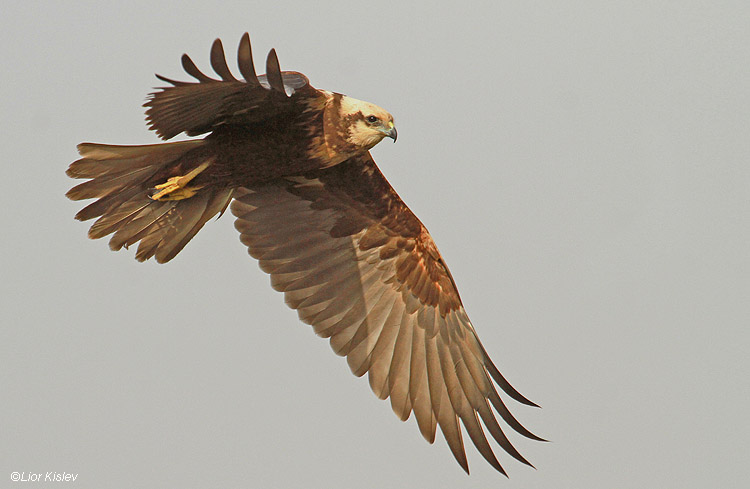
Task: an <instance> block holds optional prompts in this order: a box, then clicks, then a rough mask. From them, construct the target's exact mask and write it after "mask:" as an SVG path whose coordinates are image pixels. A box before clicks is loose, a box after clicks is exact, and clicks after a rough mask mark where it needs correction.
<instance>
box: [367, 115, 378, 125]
mask: <svg viewBox="0 0 750 489" xmlns="http://www.w3.org/2000/svg"><path fill="white" fill-rule="evenodd" d="M367 122H369V123H370V124H374V123H376V122H378V118H377V117H375V116H374V115H368V116H367Z"/></svg>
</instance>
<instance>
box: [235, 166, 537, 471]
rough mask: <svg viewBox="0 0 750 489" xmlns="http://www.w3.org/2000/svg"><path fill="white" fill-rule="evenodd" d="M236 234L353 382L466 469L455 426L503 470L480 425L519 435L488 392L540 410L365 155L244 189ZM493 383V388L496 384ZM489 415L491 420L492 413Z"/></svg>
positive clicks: (501, 438) (498, 434) (504, 443)
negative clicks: (496, 359) (486, 340)
mask: <svg viewBox="0 0 750 489" xmlns="http://www.w3.org/2000/svg"><path fill="white" fill-rule="evenodd" d="M235 199H236V200H235V201H234V202H233V203H232V205H231V209H232V212H233V213H234V215H235V216H236V217H237V221H236V224H235V226H236V227H237V229H238V230H239V231H240V233H241V238H240V239H241V240H242V242H243V243H244V244H245V245H247V247H248V249H249V252H250V254H251V255H252V256H253V257H255V258H257V259H258V260H259V261H260V267H261V268H262V269H263V270H264V271H266V272H267V273H269V274H270V275H271V284H272V285H273V287H274V288H275V289H276V290H278V291H281V292H284V296H285V299H286V302H287V304H289V306H291V307H292V308H294V309H296V310H297V312H298V314H299V317H300V318H301V319H302V321H304V322H306V323H308V324H310V325H312V326H313V329H314V330H315V332H316V333H317V334H318V335H320V336H322V337H326V338H330V343H331V346H332V347H333V349H334V351H335V352H336V353H337V354H339V355H345V356H346V357H347V361H348V363H349V366H350V368H351V370H352V372H353V373H354V374H355V375H357V376H362V375H364V374H365V373H368V374H369V381H370V386H371V387H372V390H373V391H374V392H375V394H376V395H377V396H378V397H380V398H381V399H386V398H388V397H390V399H391V406H392V407H393V410H394V412H395V413H396V415H398V416H399V417H400V418H401V419H402V420H406V419H408V418H409V416H410V415H411V413H412V412H413V413H414V415H415V417H416V419H417V423H418V425H419V429H420V431H421V432H422V435H423V436H424V437H425V438H426V439H427V441H428V442H430V443H432V442H433V441H434V439H435V431H436V427H437V426H439V427H440V429H441V431H442V432H443V435H444V436H445V439H446V441H447V443H448V445H449V447H450V449H451V451H452V452H453V455H454V456H455V457H456V460H457V461H458V462H459V464H461V466H462V467H463V468H464V470H466V471H467V472H468V465H467V461H466V455H465V452H464V446H463V440H462V435H461V430H460V428H459V421H460V423H461V424H463V426H464V429H465V430H466V432H467V433H468V434H469V437H470V438H471V440H472V442H473V443H474V445H475V446H476V447H477V449H478V450H479V451H480V453H481V454H482V455H483V456H484V458H485V459H486V460H487V461H488V462H489V463H490V464H491V465H492V466H493V467H495V468H496V469H497V470H499V471H500V472H502V473H505V472H504V470H503V468H502V467H501V466H500V464H499V463H498V461H497V459H496V458H495V455H494V454H493V451H492V448H491V447H490V444H489V443H488V441H487V438H486V436H485V432H484V429H483V428H482V426H481V425H480V421H479V419H480V418H481V420H482V423H483V424H484V426H485V427H486V429H487V430H488V431H489V432H490V434H491V435H492V437H493V438H494V439H495V440H496V441H497V443H498V444H500V446H501V447H502V448H503V449H504V450H505V451H506V452H508V453H509V454H510V455H511V456H513V457H514V458H516V459H517V460H519V461H521V462H523V463H525V464H528V465H531V464H529V462H528V461H526V459H524V458H523V456H521V454H519V453H518V451H516V449H515V448H514V447H513V446H512V445H511V443H510V442H509V441H508V439H507V438H506V436H505V434H504V433H503V431H502V429H501V428H500V425H499V424H498V422H497V420H496V417H495V416H496V413H497V414H499V415H500V417H501V418H502V419H503V420H504V421H505V422H506V423H507V424H508V425H509V426H511V427H512V428H513V429H514V430H516V431H517V432H518V433H521V434H522V435H524V436H526V437H529V438H532V439H535V440H541V439H540V438H539V437H537V436H535V435H533V434H532V433H530V432H529V431H528V430H526V429H525V428H524V427H523V426H521V424H520V423H519V422H518V421H516V419H515V418H514V417H513V416H512V415H511V413H510V412H509V411H508V409H507V408H506V406H505V404H504V403H503V401H502V400H501V398H500V396H499V395H498V392H497V390H496V388H495V385H494V383H496V384H497V385H499V386H500V387H501V388H502V390H503V391H505V393H506V394H507V395H509V396H510V397H511V398H513V399H515V400H516V401H519V402H521V403H523V404H528V405H531V406H535V404H534V403H532V402H531V401H529V400H527V399H526V398H525V397H523V396H522V395H521V394H519V393H518V392H517V391H516V390H515V389H513V387H511V385H510V384H509V383H508V382H507V381H506V380H505V379H504V378H503V376H502V375H501V374H500V372H499V371H498V369H497V368H496V367H495V365H494V364H493V363H492V361H491V360H490V358H489V356H488V355H487V352H486V351H485V349H484V347H482V345H481V343H480V342H479V339H478V338H477V336H476V333H475V331H474V327H473V326H472V324H471V322H470V321H469V318H468V316H467V315H466V312H465V311H464V308H463V305H462V304H461V299H460V298H459V295H458V291H457V289H456V286H455V284H454V282H453V279H452V277H451V275H450V272H449V271H448V268H447V267H446V265H445V263H444V261H443V259H442V258H441V256H440V253H439V252H438V250H437V248H436V247H435V244H434V242H433V241H432V238H431V237H430V235H429V233H428V232H427V230H426V229H425V227H424V226H423V225H422V223H421V222H420V221H419V220H418V219H417V217H416V216H415V215H414V214H413V213H412V212H411V211H410V210H409V208H408V207H407V206H406V205H405V204H404V203H403V202H402V201H401V199H400V198H399V196H398V195H397V194H396V192H395V191H394V190H393V188H392V187H391V186H390V185H389V184H388V182H387V181H386V179H385V178H384V177H383V175H382V174H381V173H380V171H379V170H378V168H377V166H376V165H375V163H374V161H373V160H372V158H371V157H370V155H369V153H368V154H365V155H362V156H357V157H354V158H352V159H350V160H348V161H346V162H344V163H341V164H340V165H337V166H334V167H332V168H329V169H325V170H319V171H315V172H312V173H308V174H306V175H304V176H299V177H291V178H285V179H282V180H279V181H276V182H273V183H271V184H267V185H263V186H257V187H252V188H245V189H239V190H238V191H237V192H236V193H235ZM493 381H494V383H493ZM493 408H494V411H493Z"/></svg>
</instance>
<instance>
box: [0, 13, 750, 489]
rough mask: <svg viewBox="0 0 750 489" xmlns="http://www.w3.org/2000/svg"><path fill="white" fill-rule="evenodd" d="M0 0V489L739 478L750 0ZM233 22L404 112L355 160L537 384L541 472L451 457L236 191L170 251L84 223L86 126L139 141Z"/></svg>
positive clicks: (232, 40)
mask: <svg viewBox="0 0 750 489" xmlns="http://www.w3.org/2000/svg"><path fill="white" fill-rule="evenodd" d="M6 3H7V5H4V6H3V8H2V11H3V13H2V16H1V17H2V19H0V39H1V40H2V43H0V45H1V46H2V47H1V48H0V50H1V52H2V64H3V67H4V68H3V70H2V72H0V80H1V81H2V84H1V86H2V87H3V90H4V93H5V96H4V97H2V99H0V106H1V107H2V111H1V113H2V115H3V119H4V121H5V124H4V129H3V131H2V135H1V136H0V137H2V143H3V144H2V147H3V153H4V157H3V160H4V163H3V172H4V173H3V175H4V182H5V185H4V189H3V192H2V193H0V203H1V204H2V208H3V209H4V222H3V233H2V236H3V239H2V253H1V254H0V267H1V268H0V275H1V276H2V277H3V280H2V282H1V283H0V287H1V288H2V290H1V291H0V292H1V293H0V301H1V307H0V322H2V328H0V358H2V359H3V360H2V365H3V366H2V368H1V369H0V391H1V392H2V399H3V400H2V402H0V487H20V486H21V485H22V483H16V484H13V483H12V482H11V481H10V474H11V473H12V472H13V471H18V472H23V471H25V472H27V473H28V472H47V471H57V472H63V471H66V472H72V473H77V474H78V479H77V481H76V482H75V483H70V487H77V488H101V487H112V488H120V487H122V488H124V487H128V488H133V487H136V488H137V487H144V488H145V487H148V488H152V487H185V488H193V487H195V488H204V487H280V488H294V487H332V488H338V487H347V488H350V487H362V488H376V487H381V488H382V487H435V488H439V487H477V488H479V487H482V488H486V487H524V488H536V487H540V488H541V487H575V488H602V487H612V488H629V487H639V488H641V487H654V488H656V487H658V488H681V489H686V488H701V489H703V488H706V487H721V488H733V487H737V488H739V487H745V484H746V483H747V482H746V480H747V478H746V471H747V457H748V453H750V442H748V440H750V429H749V428H748V427H749V423H748V421H747V412H748V410H750V376H749V375H748V369H749V368H750V360H748V353H747V352H748V347H749V346H750V332H748V324H750V321H749V320H748V319H749V318H750V300H749V296H750V251H748V250H749V249H750V232H749V231H748V224H749V223H750V192H749V190H750V165H748V161H749V160H750V81H749V80H750V63H749V62H748V61H749V60H750V4H748V3H747V2H746V1H744V0H743V1H736V2H716V1H705V2H698V1H681V2H666V1H662V2H653V1H648V2H647V1H636V2H627V6H625V5H624V4H625V2H622V3H623V5H621V6H617V7H614V6H612V2H607V3H606V6H604V5H605V2H593V1H589V2H580V1H579V2H551V1H550V2H523V3H522V5H521V6H519V5H518V4H519V2H509V3H506V2H492V3H490V2H487V3H484V4H480V3H475V4H472V7H468V6H463V7H458V6H457V5H456V4H457V3H458V2H454V4H453V5H451V6H450V7H436V6H434V5H433V4H432V2H411V3H409V5H408V6H405V5H402V4H400V3H396V2H394V3H388V2H378V3H373V2H365V3H361V4H358V3H354V2H339V3H316V2H294V3H288V2H255V1H242V2H239V1H238V2H224V3H221V4H219V3H217V2H199V3H196V4H195V5H192V6H191V5H188V4H187V3H186V2H141V1H132V2H117V3H114V2H112V4H111V5H108V3H109V2H99V1H97V2H93V1H92V2H77V3H75V4H74V3H72V2H61V3H57V2H13V3H8V2H6ZM404 3H405V2H404ZM245 31H249V32H250V35H251V38H252V40H253V46H254V49H255V55H256V58H260V59H262V57H263V56H264V55H265V53H266V52H267V50H268V49H270V48H271V47H275V48H276V49H277V51H278V53H279V59H280V61H281V66H282V69H293V70H298V71H302V72H304V73H305V74H307V75H308V76H309V78H310V80H311V82H312V84H313V85H314V86H316V87H320V88H325V89H329V90H334V91H339V92H343V93H346V94H348V95H351V96H354V97H356V98H360V99H364V100H368V101H371V102H374V103H376V104H379V105H381V106H383V107H385V108H386V109H387V110H389V111H390V112H391V113H392V114H394V116H395V118H396V124H397V127H398V131H399V140H398V143H397V144H395V145H393V144H388V143H386V144H382V145H380V146H378V147H377V148H376V149H375V150H374V155H375V158H376V160H377V161H378V163H379V165H380V167H381V169H382V170H383V172H384V173H385V175H386V176H387V177H388V179H389V180H390V182H391V183H392V184H393V186H394V187H395V188H396V190H397V191H398V192H399V193H400V194H401V196H402V197H403V198H404V200H405V201H406V202H407V203H408V204H409V205H410V206H411V208H412V210H413V211H414V212H415V213H416V214H417V215H418V216H419V217H420V218H421V219H422V221H423V222H424V223H425V224H426V225H427V227H428V228H429V229H430V231H431V233H432V235H433V237H434V238H435V240H436V242H437V244H438V246H439V247H440V249H441V251H442V253H443V255H444V257H445V259H446V261H447V263H448V264H449V265H450V267H451V271H452V272H453V275H454V277H455V279H456V281H457V283H458V285H459V288H460V290H461V295H462V298H463V300H464V303H465V306H466V308H467V310H468V312H469V315H470V316H471V318H472V321H473V323H474V324H475V326H476V329H477V332H478V334H479V336H480V338H481V340H482V341H483V343H484V345H485V346H486V348H487V350H488V351H489V353H490V354H491V356H492V357H493V359H494V360H495V362H496V363H497V364H498V366H499V367H500V370H501V371H502V372H503V373H504V374H505V375H506V377H507V378H508V379H509V380H510V381H511V383H512V384H513V385H514V386H515V387H517V388H518V389H519V390H520V391H521V392H522V393H524V394H525V395H526V396H528V397H530V398H531V399H532V400H534V401H536V402H537V403H539V404H541V405H542V407H543V408H542V409H541V410H538V409H533V408H528V407H524V406H520V405H517V404H513V405H511V407H512V410H513V412H514V413H515V414H516V415H517V417H518V418H519V419H520V420H521V421H522V422H523V423H524V424H525V425H526V426H528V427H529V428H530V429H531V430H532V431H534V432H535V433H538V434H539V435H541V436H544V437H546V438H549V439H551V440H553V442H552V443H546V444H544V443H537V442H533V441H530V440H526V439H523V438H522V437H519V436H515V437H513V434H511V436H512V441H513V442H514V443H515V444H516V446H517V447H518V448H519V450H520V451H521V452H522V453H523V454H524V455H525V456H526V457H527V458H528V459H529V460H530V461H532V463H534V464H535V465H536V467H537V470H533V469H530V468H528V467H525V466H522V465H520V464H518V463H516V462H514V461H512V460H511V459H510V457H508V456H504V454H500V453H499V456H500V457H501V458H500V461H501V463H503V465H504V466H505V467H506V469H507V470H508V472H509V474H510V480H509V481H508V480H505V479H504V478H503V477H502V476H500V475H498V474H497V473H495V472H494V470H493V469H492V468H491V467H489V465H487V464H486V463H485V462H484V461H483V460H482V459H481V457H480V456H479V455H478V453H477V452H476V451H475V450H474V449H473V447H470V448H469V447H467V451H468V456H469V464H470V467H471V469H472V475H471V476H469V477H467V476H466V475H465V474H464V473H463V472H462V471H461V469H460V468H459V466H458V465H457V464H456V463H455V462H454V460H453V458H452V456H451V454H450V451H449V450H448V448H447V446H446V445H445V443H444V441H443V439H442V437H439V439H438V441H437V442H436V443H435V446H430V445H428V444H427V443H425V442H424V440H423V439H422V437H421V435H420V434H419V431H418V429H417V426H416V424H415V423H414V421H413V420H409V421H408V422H407V423H405V424H403V423H401V422H400V421H398V419H397V418H396V417H395V416H394V415H393V413H392V412H391V409H390V406H389V404H388V403H386V402H382V401H379V400H377V398H375V396H374V395H373V394H372V393H371V392H370V389H369V386H368V384H367V381H365V380H363V379H357V378H355V377H354V376H352V375H351V374H350V372H349V369H348V367H347V365H346V362H345V361H344V360H343V359H341V358H339V357H337V356H336V355H335V354H333V353H332V352H331V351H330V348H329V346H328V345H327V342H326V341H324V340H321V339H318V338H316V337H315V335H314V334H313V332H312V330H311V328H309V327H308V326H306V325H303V324H302V323H300V322H299V321H298V320H297V318H296V314H295V313H294V311H292V310H289V309H288V308H287V307H286V306H285V305H284V303H283V297H282V296H281V294H278V293H276V292H274V291H273V290H272V289H271V288H270V286H269V280H268V277H267V276H266V275H265V274H263V273H262V272H261V271H260V270H259V269H258V267H257V265H256V264H255V263H254V260H252V259H251V258H250V257H249V256H247V253H246V250H245V248H244V246H242V245H241V243H240V242H239V240H238V238H237V235H236V232H235V230H234V229H233V226H232V217H231V216H230V215H226V216H224V217H223V218H222V219H220V220H219V221H217V222H211V223H209V224H208V225H207V226H206V227H205V228H204V229H203V231H201V233H200V234H199V235H198V236H197V238H196V239H194V240H193V241H192V242H191V243H190V244H189V245H188V246H187V248H186V249H185V250H184V251H183V252H182V253H181V254H180V255H179V256H178V257H177V259H175V260H174V261H173V262H170V263H169V264H167V265H157V264H155V263H153V262H149V263H146V264H141V263H137V262H136V261H135V260H134V259H133V255H134V252H133V251H129V252H125V251H123V252H119V253H112V252H110V251H109V249H108V247H107V243H106V240H98V241H90V240H88V239H87V238H86V230H87V229H88V225H87V224H82V223H78V222H76V221H74V220H73V215H74V214H75V212H76V211H77V210H78V209H80V207H81V204H80V203H74V202H69V201H68V200H66V199H65V197H64V193H65V191H66V190H67V189H68V188H69V187H70V186H71V185H72V184H73V183H74V182H73V181H72V180H69V179H68V178H67V177H66V176H65V175H64V170H65V169H66V168H67V165H68V164H69V163H70V162H71V161H73V160H74V159H76V157H77V155H76V151H75V145H76V144H77V143H79V142H81V141H94V142H104V143H118V144H143V143H150V142H156V141H157V139H156V136H155V135H154V134H153V133H150V132H149V131H147V130H146V126H145V124H144V120H143V110H142V108H141V107H140V105H141V104H142V103H143V101H144V99H145V96H146V94H147V93H148V92H149V91H151V88H152V87H154V86H158V85H160V83H159V82H158V81H157V80H156V79H155V78H154V77H153V73H154V72H158V73H160V74H163V75H166V76H169V77H173V78H177V79H184V78H185V75H183V74H182V72H181V71H182V70H181V68H180V64H179V57H180V55H181V54H182V53H183V52H187V53H189V54H190V55H191V56H192V57H193V59H194V60H195V61H196V63H198V65H199V66H201V67H208V53H209V47H210V45H211V42H212V41H213V39H214V38H216V37H221V38H222V39H223V41H224V45H225V47H226V48H227V51H232V52H234V50H235V49H236V45H237V43H238V41H239V39H240V36H241V35H242V33H243V32H245ZM230 66H231V67H234V66H235V65H234V63H233V62H232V60H230ZM496 451H497V452H500V451H501V450H500V449H499V448H498V449H497V450H496ZM40 485H41V484H38V483H37V484H35V483H26V484H25V485H24V486H23V487H36V486H40Z"/></svg>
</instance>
